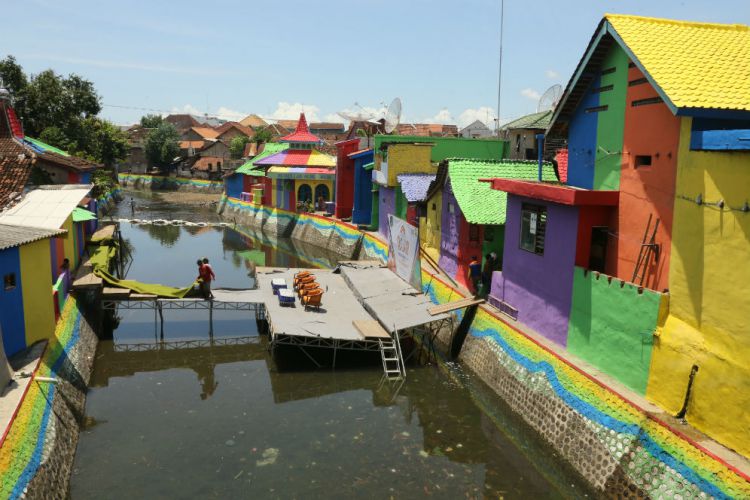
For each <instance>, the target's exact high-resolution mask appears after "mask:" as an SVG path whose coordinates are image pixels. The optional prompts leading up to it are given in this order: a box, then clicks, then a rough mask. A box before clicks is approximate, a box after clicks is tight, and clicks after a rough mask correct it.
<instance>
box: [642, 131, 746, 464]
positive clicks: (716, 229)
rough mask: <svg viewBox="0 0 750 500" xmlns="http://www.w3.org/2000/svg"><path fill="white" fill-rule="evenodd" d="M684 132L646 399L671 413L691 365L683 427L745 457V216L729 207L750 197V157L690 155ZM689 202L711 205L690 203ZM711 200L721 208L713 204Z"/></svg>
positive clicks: (676, 407) (742, 154)
mask: <svg viewBox="0 0 750 500" xmlns="http://www.w3.org/2000/svg"><path fill="white" fill-rule="evenodd" d="M690 127H691V120H690V119H689V118H683V119H682V123H681V129H680V146H679V153H678V166H677V181H676V195H677V199H676V200H675V211H674V227H673V232H672V252H671V262H670V271H669V289H670V292H671V294H672V298H671V301H670V315H669V317H668V318H667V321H666V324H665V326H664V328H663V330H662V332H661V336H660V337H659V339H658V342H657V343H656V344H655V346H654V351H653V361H652V364H651V374H650V378H649V383H648V390H647V392H646V395H647V397H648V398H650V399H651V400H653V401H654V402H656V403H657V404H659V405H660V406H662V407H663V408H665V409H666V410H667V411H669V412H676V411H677V410H679V409H680V407H681V406H682V402H683V399H684V397H685V388H686V387H687V381H688V376H689V373H690V369H691V367H692V365H693V364H696V365H698V367H699V372H698V374H697V375H696V377H695V383H694V385H693V394H692V398H691V401H690V404H689V406H688V412H687V417H686V418H687V420H688V422H689V423H690V424H692V425H694V426H695V427H696V428H698V429H700V430H701V431H703V432H705V433H706V434H708V435H709V436H711V437H713V438H714V439H717V440H718V441H720V442H722V443H723V444H725V445H727V446H729V447H730V448H733V449H735V450H737V451H738V452H740V453H742V454H743V455H745V456H749V455H750V432H748V431H747V430H748V429H750V412H748V411H747V409H748V408H750V365H749V364H748V363H747V360H748V359H750V336H749V335H748V331H749V330H748V311H750V288H748V283H750V265H748V262H750V214H748V213H746V212H742V211H739V210H738V208H741V207H742V206H743V204H744V203H745V202H746V201H747V196H748V193H750V169H749V168H748V166H749V165H750V153H746V152H734V153H732V152H727V153H723V152H704V151H690V149H689V142H690ZM698 194H701V195H702V197H703V200H705V201H706V202H707V203H710V205H709V204H704V205H698V204H696V203H695V202H694V201H692V200H695V198H696V197H697V196H698ZM685 198H687V199H685ZM719 200H724V202H725V204H726V205H725V207H724V208H723V209H719V207H717V206H716V204H715V203H716V202H718V201H719ZM728 207H732V208H733V209H734V210H729V209H728Z"/></svg>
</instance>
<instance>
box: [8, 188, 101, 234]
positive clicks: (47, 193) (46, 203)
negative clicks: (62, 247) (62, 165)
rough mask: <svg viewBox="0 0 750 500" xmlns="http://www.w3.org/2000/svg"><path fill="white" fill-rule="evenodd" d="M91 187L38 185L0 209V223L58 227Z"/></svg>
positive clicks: (48, 227) (46, 227) (45, 227)
mask: <svg viewBox="0 0 750 500" xmlns="http://www.w3.org/2000/svg"><path fill="white" fill-rule="evenodd" d="M92 187H93V186H92V185H91V184H67V185H59V186H57V185H56V186H40V187H39V188H38V189H35V190H33V191H30V192H29V193H28V194H26V196H24V197H23V199H22V200H21V201H20V202H18V203H17V204H16V205H15V206H14V207H12V208H10V209H9V210H7V211H5V212H3V213H2V215H0V224H9V225H12V226H23V227H35V228H44V229H60V227H61V226H62V225H63V224H64V223H65V219H67V218H68V216H70V214H71V213H72V212H73V210H74V209H75V208H76V207H77V206H78V204H79V203H80V202H81V200H82V199H83V198H85V197H86V195H88V194H89V191H91V188H92Z"/></svg>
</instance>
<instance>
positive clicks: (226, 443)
mask: <svg viewBox="0 0 750 500" xmlns="http://www.w3.org/2000/svg"><path fill="white" fill-rule="evenodd" d="M224 444H225V445H227V446H234V440H232V439H227V441H226V442H225V443H224Z"/></svg>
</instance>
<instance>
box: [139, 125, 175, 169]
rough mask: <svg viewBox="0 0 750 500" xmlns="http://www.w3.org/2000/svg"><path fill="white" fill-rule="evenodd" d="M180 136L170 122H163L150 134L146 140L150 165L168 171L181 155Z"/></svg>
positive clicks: (147, 157)
mask: <svg viewBox="0 0 750 500" xmlns="http://www.w3.org/2000/svg"><path fill="white" fill-rule="evenodd" d="M179 141H180V134H179V133H177V129H176V128H175V127H174V125H172V124H171V123H169V122H162V124H161V125H159V126H158V127H157V128H155V129H154V130H152V131H151V132H149V134H148V137H147V138H146V159H147V160H148V162H149V165H151V166H153V167H157V168H159V169H160V170H162V171H166V170H168V168H169V166H170V165H171V164H172V163H174V159H175V158H176V157H177V156H178V155H179V154H180V142H179Z"/></svg>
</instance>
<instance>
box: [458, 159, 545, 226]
mask: <svg viewBox="0 0 750 500" xmlns="http://www.w3.org/2000/svg"><path fill="white" fill-rule="evenodd" d="M538 165H539V164H538V163H537V162H534V161H523V160H502V161H491V160H463V159H456V160H448V176H449V178H450V182H451V187H452V188H453V194H454V195H455V197H456V201H457V202H458V206H459V207H460V208H461V212H462V213H463V214H464V217H465V218H466V220H467V221H469V222H470V223H472V224H505V206H506V203H507V200H508V194H507V193H505V192H503V191H497V190H494V189H492V188H491V187H490V184H489V183H488V182H479V179H493V178H502V179H519V180H529V181H533V180H536V179H537V178H538V175H539V174H538ZM542 179H543V180H544V181H549V182H555V181H557V177H555V169H554V167H553V166H552V164H551V163H545V164H544V167H543V170H542Z"/></svg>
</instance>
